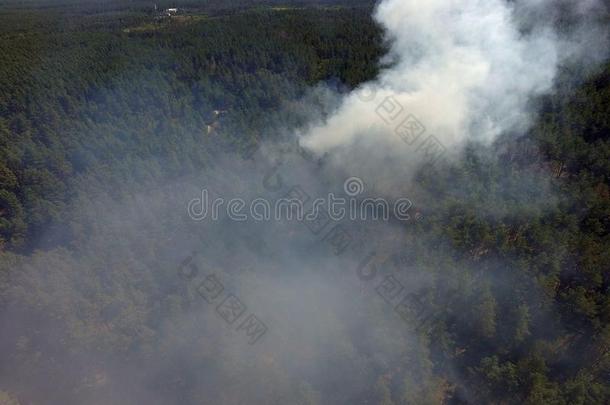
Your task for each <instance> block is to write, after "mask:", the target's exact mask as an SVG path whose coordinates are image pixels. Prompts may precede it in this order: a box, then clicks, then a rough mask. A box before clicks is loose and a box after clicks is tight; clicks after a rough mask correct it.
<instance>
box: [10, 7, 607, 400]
mask: <svg viewBox="0 0 610 405" xmlns="http://www.w3.org/2000/svg"><path fill="white" fill-rule="evenodd" d="M155 7H156V10H155ZM170 7H177V8H178V12H177V13H176V14H175V15H171V16H170V15H166V14H164V12H163V11H162V10H165V9H167V8H170ZM374 7H375V4H374V3H373V2H371V1H364V0H363V1H361V2H358V1H354V2H350V1H331V0H328V1H318V2H307V1H294V2H290V1H268V2H263V1H261V2H258V1H246V0H235V1H233V0H231V1H212V0H210V1H203V0H202V1H196V0H181V1H178V2H173V3H169V2H167V1H164V2H159V3H157V4H156V5H155V4H154V3H149V2H144V1H140V0H134V1H128V2H118V1H117V2H114V1H94V0H91V1H82V2H76V1H75V2H70V1H63V0H57V1H55V0H53V1H43V0H31V1H26V2H18V1H11V0H8V1H0V404H11V405H13V404H21V405H30V404H31V405H38V404H310V405H314V404H380V405H381V404H383V405H392V404H396V405H398V404H532V405H539V404H540V405H541V404H565V405H568V404H569V405H571V404H581V405H589V404H599V405H603V404H608V403H610V235H609V233H608V231H609V229H610V138H609V135H610V64H609V63H608V62H607V61H601V62H599V63H597V64H596V65H595V66H594V67H592V68H590V69H587V70H586V71H583V70H579V69H578V68H576V67H575V65H570V64H566V65H564V66H560V67H559V69H558V72H557V76H556V78H555V82H554V89H553V91H552V92H547V93H546V94H542V95H539V96H537V97H536V98H535V99H533V100H529V101H528V103H529V104H528V108H529V109H530V110H531V111H532V118H531V124H530V125H529V126H528V128H527V129H526V130H524V131H521V132H519V133H516V134H515V133H511V134H502V135H501V136H499V137H498V138H497V139H496V140H495V141H494V142H493V143H492V144H488V145H481V144H477V143H475V142H472V143H468V144H467V145H465V147H464V148H463V151H462V152H461V154H460V156H459V158H456V159H447V160H443V161H442V162H440V163H439V164H436V165H434V166H433V167H430V166H424V167H422V168H420V169H418V170H417V171H416V172H414V175H413V181H412V183H409V184H408V185H405V190H413V191H412V192H411V191H407V192H410V193H411V194H409V196H410V198H411V200H412V201H413V204H414V206H413V207H412V214H413V215H414V216H415V213H417V218H418V219H417V220H414V221H410V222H408V223H406V224H392V225H388V227H383V228H382V227H380V228H379V229H377V225H375V224H368V225H364V229H362V227H361V228H360V232H359V233H358V232H355V233H353V234H352V237H351V238H352V239H353V242H354V245H358V246H365V245H366V246H371V245H372V244H373V243H374V244H375V246H377V247H376V256H375V259H373V261H374V263H375V266H376V267H375V268H376V269H379V270H380V272H390V273H391V274H395V275H396V277H398V278H400V277H403V280H413V281H412V283H411V284H409V283H410V282H409V281H403V283H404V285H405V288H406V289H410V288H412V289H413V290H414V291H417V294H416V295H417V309H416V310H414V311H413V312H414V313H413V314H411V315H410V317H408V319H407V320H406V321H405V320H404V319H401V317H400V316H398V315H397V314H396V311H394V310H393V309H392V308H393V304H392V305H390V304H388V303H387V302H386V298H387V297H384V296H381V297H380V295H383V294H381V293H380V289H379V288H380V287H379V286H378V285H377V284H366V283H364V284H363V282H362V280H361V279H359V278H358V277H357V276H356V272H355V270H354V269H355V268H356V266H357V265H358V263H360V258H361V256H359V255H358V254H355V253H349V254H354V255H355V256H354V257H350V258H349V259H347V258H346V256H345V255H347V254H348V253H345V254H344V255H341V256H339V255H338V254H337V252H333V251H332V249H329V248H328V246H325V241H324V240H322V237H321V236H320V237H317V236H312V235H313V234H312V233H309V231H307V228H305V227H303V226H301V225H300V224H296V225H295V224H280V225H269V226H266V227H264V229H260V228H259V227H257V224H252V223H251V222H250V221H247V222H246V223H237V222H231V221H228V220H226V219H225V220H222V221H219V222H217V223H214V224H207V223H206V225H202V224H201V223H197V222H194V221H193V220H192V219H191V218H189V217H188V215H187V209H186V205H187V204H188V202H189V200H190V199H192V198H194V197H196V196H197V195H198V194H197V193H198V192H199V193H200V190H201V189H202V188H203V187H204V186H206V185H211V186H210V187H211V188H213V189H214V190H215V191H216V192H217V193H218V194H222V192H223V191H224V192H225V193H229V194H230V192H234V193H242V194H248V195H260V194H264V193H268V192H269V190H270V188H269V187H267V184H268V183H267V182H266V180H267V177H268V170H269V168H270V167H274V166H273V164H274V162H273V161H274V159H273V158H271V160H272V162H270V163H269V162H266V161H265V162H266V163H265V162H263V163H262V162H261V160H264V159H265V158H260V159H258V160H257V158H254V157H252V156H253V155H252V153H256V154H259V155H264V156H265V157H266V158H268V157H269V155H272V154H273V152H270V151H269V150H270V149H273V148H272V147H270V146H269V145H277V144H282V145H283V144H284V143H290V139H289V138H290V134H293V133H295V132H299V131H301V130H302V128H304V127H307V125H308V123H309V122H311V121H312V119H314V118H313V117H317V118H319V117H320V116H321V117H323V118H324V117H326V116H327V115H329V114H332V113H333V111H334V110H335V109H336V103H337V99H340V98H341V97H342V96H343V95H345V94H348V93H350V92H351V91H353V90H354V89H357V88H358V87H359V86H361V85H362V84H363V83H366V82H369V81H373V80H375V78H376V77H377V76H378V75H379V73H380V71H382V70H384V69H386V68H388V67H390V66H392V64H393V63H395V61H394V60H392V57H388V55H389V49H390V48H391V46H392V41H391V40H388V38H387V37H386V36H384V30H383V27H380V26H379V24H378V23H377V22H376V21H375V20H374V19H373V17H372V14H373V12H374ZM598 17H599V18H601V19H602V20H603V21H605V22H606V23H607V22H608V15H605V16H598ZM566 24H567V23H566ZM390 56H392V55H390ZM518 79H519V78H516V79H515V80H518ZM371 108H374V106H372V107H371ZM439 114H442V111H439ZM323 118H322V119H323ZM253 151H256V152H253ZM371 154H373V152H371ZM257 156H258V155H257ZM288 160H290V159H288ZM325 162H326V160H325V157H324V156H322V157H321V158H320V159H319V160H317V161H316V162H314V163H313V164H312V165H311V167H309V168H308V169H307V171H308V172H309V173H314V174H313V175H312V176H311V177H312V178H315V179H316V180H315V185H313V184H314V182H313V180H304V179H303V178H304V176H302V177H299V175H298V174H297V175H296V176H297V177H298V178H299V179H300V181H301V183H300V184H303V187H305V185H306V184H308V185H309V186H310V188H311V189H314V188H315V189H316V190H318V187H320V188H323V189H324V190H327V186H328V185H327V183H329V182H331V180H324V179H322V178H323V177H324V176H325V173H328V170H329V169H327V168H326V167H325V165H326V163H325ZM282 176H283V177H282V179H283V180H284V182H286V183H288V182H289V180H288V177H289V171H288V170H287V171H286V172H282ZM330 177H332V176H329V178H330ZM346 177H349V176H347V175H346V176H343V177H342V178H341V179H344V178H346ZM333 179H335V178H334V177H333ZM396 180H397V179H394V181H396ZM336 183H337V182H336ZM321 184H323V185H321ZM337 184H339V186H341V185H342V184H343V183H342V180H340V181H338V183H337ZM228 190H230V192H229V191H228ZM273 191H274V192H275V189H273ZM199 195H200V194H199ZM225 198H226V199H230V198H231V195H226V196H225ZM420 216H421V219H419V217H420ZM350 226H351V225H350ZM390 228H391V229H390ZM365 250H366V249H365V248H363V247H360V248H358V249H356V253H359V254H364V253H366V252H365ZM193 257H194V258H193ZM189 266H190V269H191V271H194V272H195V273H197V272H198V273H199V274H200V275H201V277H202V280H203V277H205V276H206V274H208V275H209V274H212V273H213V274H214V275H215V277H217V278H218V279H220V280H222V284H223V286H224V291H223V293H222V294H223V295H222V297H224V296H226V295H227V294H228V293H232V294H235V296H237V297H238V298H239V299H240V300H241V301H243V302H244V303H246V304H247V305H248V308H247V311H246V312H244V315H243V317H244V318H245V317H246V315H247V314H250V313H254V314H255V315H256V317H258V318H260V319H262V320H264V322H265V324H266V327H267V328H268V330H267V332H266V334H265V335H264V336H263V337H262V338H261V340H260V342H256V344H252V345H251V344H248V343H249V342H248V336H246V335H245V334H244V333H243V332H244V331H243V330H240V328H241V326H239V325H241V324H240V321H237V322H235V323H231V322H229V321H226V319H223V315H222V312H221V311H219V310H218V304H219V303H220V301H214V303H210V301H208V298H209V297H205V296H204V294H202V293H201V288H202V286H204V287H205V286H206V285H207V284H205V283H203V284H202V281H201V280H200V281H197V280H198V279H197V278H196V279H193V278H192V277H189V276H186V277H185V275H184V273H183V272H182V271H183V270H184V268H189ZM193 269H194V270H193ZM205 280H208V279H205ZM378 281H381V279H379V280H378ZM415 285H417V286H418V287H417V288H415V287H413V286H415Z"/></svg>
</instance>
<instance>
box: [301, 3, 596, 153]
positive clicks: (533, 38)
mask: <svg viewBox="0 0 610 405" xmlns="http://www.w3.org/2000/svg"><path fill="white" fill-rule="evenodd" d="M577 3H578V4H576V5H565V4H560V2H557V1H549V0H527V1H517V2H507V1H505V0H449V1H448V0H426V1H418V0H385V1H382V2H381V3H380V4H379V5H378V7H377V9H376V12H375V19H376V20H377V22H378V23H379V24H380V25H381V26H382V27H383V28H384V29H385V30H386V35H387V39H388V41H389V43H390V44H391V51H390V54H389V55H387V61H386V62H391V65H390V66H391V67H389V68H387V69H385V70H383V71H382V73H381V74H380V76H379V77H378V78H377V80H376V81H375V82H370V83H367V84H365V85H364V86H362V87H360V88H359V89H356V90H355V91H354V92H352V93H350V94H349V95H348V96H347V97H346V98H345V99H344V100H343V102H342V104H341V105H340V107H339V108H338V110H337V111H336V113H335V114H333V115H332V116H330V117H329V118H328V119H326V120H325V121H324V122H322V123H318V124H316V125H314V126H312V127H310V128H309V129H308V130H307V132H306V133H305V134H303V135H302V145H303V146H305V147H306V148H309V149H311V150H312V151H314V152H317V153H326V152H332V151H335V150H337V149H338V148H339V147H342V146H343V147H345V146H349V145H353V144H354V143H358V144H364V145H365V146H366V147H367V148H368V149H371V146H372V145H374V146H375V148H381V149H384V150H391V151H393V153H399V154H401V155H403V156H404V154H405V152H406V149H405V150H403V149H404V147H405V143H404V142H402V141H401V137H400V136H398V135H397V134H398V133H400V129H399V130H398V131H397V127H399V126H400V124H401V122H402V121H403V120H404V119H407V118H406V117H407V116H408V115H412V116H413V117H415V118H416V119H417V120H418V121H419V122H420V123H421V124H422V125H423V126H424V127H425V129H426V131H427V133H428V134H433V135H434V136H435V137H436V138H437V139H438V140H439V141H440V143H441V144H443V145H444V148H446V150H447V151H448V152H457V151H459V150H460V147H461V146H463V145H464V144H465V142H467V141H470V140H473V141H479V142H481V143H483V144H489V143H491V142H493V140H494V139H496V138H497V137H498V136H499V134H501V133H505V132H509V131H515V132H522V131H523V130H525V129H527V126H528V122H529V118H530V109H529V108H528V100H530V99H531V98H532V97H535V96H537V95H541V94H544V93H547V92H549V91H550V90H552V87H553V84H554V78H555V76H556V73H557V70H558V66H559V65H560V64H561V62H562V61H565V60H568V59H571V60H573V59H574V58H575V57H582V56H583V55H584V54H585V49H588V50H597V51H598V52H599V50H600V49H605V48H604V47H603V46H602V43H604V42H605V38H606V37H605V34H606V31H605V29H603V28H602V29H599V28H594V24H581V26H580V27H581V28H582V27H584V28H586V29H579V28H578V27H577V28H576V29H574V32H572V33H570V34H567V35H566V33H565V32H563V33H562V32H559V31H558V30H557V25H558V24H556V21H553V19H554V15H555V14H556V13H554V12H553V10H556V9H557V7H559V6H562V7H564V8H566V7H567V8H568V11H569V14H568V15H571V16H572V17H574V18H575V19H576V20H583V19H584V18H585V17H587V16H591V15H595V14H597V15H600V13H599V10H600V8H601V7H603V5H602V4H600V3H598V2H596V1H587V2H577ZM581 3H582V4H581ZM562 15H564V16H565V15H566V13H565V10H564V12H563V14H562ZM584 41H587V42H588V44H587V46H584V44H583V42H584ZM589 55H591V53H589ZM380 104H381V105H380ZM408 123H409V122H408V121H407V122H406V124H408ZM405 131H407V132H408V129H404V130H403V134H404V133H405ZM403 140H404V139H403ZM384 153H385V152H384ZM384 153H382V155H384ZM407 156H409V155H408V154H407ZM411 156H412V155H411Z"/></svg>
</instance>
